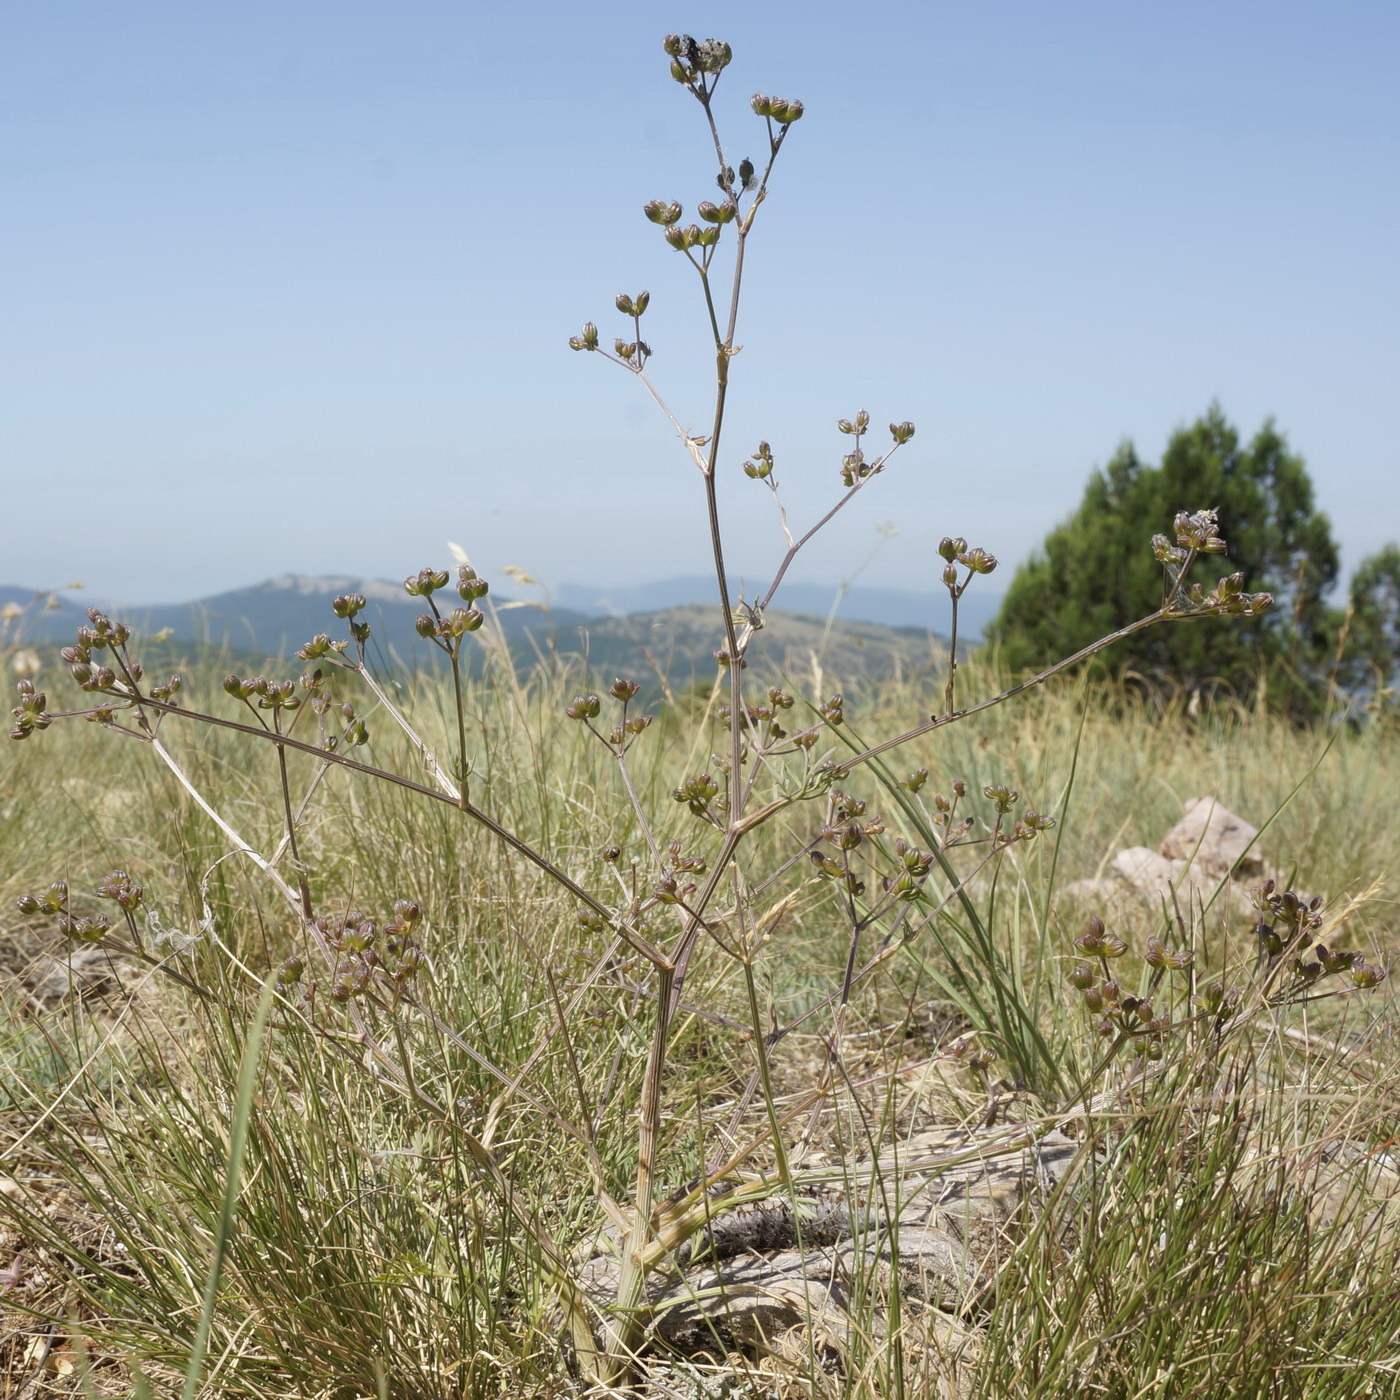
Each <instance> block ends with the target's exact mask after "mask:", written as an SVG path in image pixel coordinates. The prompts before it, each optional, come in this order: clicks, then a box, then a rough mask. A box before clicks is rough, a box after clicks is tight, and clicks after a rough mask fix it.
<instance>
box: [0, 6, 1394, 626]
mask: <svg viewBox="0 0 1400 1400" xmlns="http://www.w3.org/2000/svg"><path fill="white" fill-rule="evenodd" d="M668 30H675V31H689V32H692V33H695V34H697V35H698V36H701V37H704V36H707V35H711V34H713V35H717V36H719V37H722V38H725V39H727V40H729V42H730V43H731V44H732V45H733V47H734V51H735V61H734V64H733V66H732V68H731V69H730V70H729V72H728V73H727V74H726V75H725V78H724V80H723V82H722V84H721V87H720V101H719V107H720V110H721V114H722V121H723V127H724V132H725V135H726V141H727V145H728V147H729V150H730V153H731V156H743V155H747V154H754V155H757V154H758V153H759V152H760V149H761V144H760V142H761V135H760V133H761V124H760V123H759V122H758V120H757V119H756V118H755V117H753V116H752V114H751V113H750V112H749V110H748V106H747V100H748V97H749V95H750V94H751V93H752V92H754V91H755V90H757V89H762V90H764V91H767V92H771V93H777V94H780V95H784V96H795V97H799V98H801V99H802V100H803V101H804V102H805V103H806V106H807V116H806V117H805V118H804V120H803V121H802V122H801V123H800V124H799V126H798V127H797V129H796V130H795V132H794V134H793V137H792V139H791V141H790V142H789V143H788V147H787V149H786V150H785V151H784V154H783V158H782V160H781V161H780V164H779V167H778V171H777V174H776V178H775V181H774V187H773V194H772V197H771V199H770V201H769V202H768V204H767V205H766V206H765V208H764V210H763V216H762V219H761V221H760V224H759V226H758V228H757V229H756V231H755V234H754V237H753V239H752V242H751V255H750V263H749V271H748V287H749V294H748V297H747V300H746V303H745V306H744V310H743V313H742V316H741V321H740V327H739V335H738V340H739V341H740V343H742V344H743V346H744V352H743V354H741V355H740V356H739V358H738V359H737V360H736V361H735V365H734V375H733V380H734V393H733V396H732V399H733V413H732V417H731V419H730V424H729V428H728V430H727V431H728V443H729V448H730V450H729V451H728V452H727V453H726V454H725V456H726V466H725V476H724V482H723V490H722V496H723V506H724V509H725V512H726V517H727V520H728V522H729V525H730V528H731V531H732V544H731V558H732V560H733V562H734V565H735V572H736V573H738V574H742V575H744V576H746V577H749V578H751V579H757V578H758V577H759V576H760V575H763V574H765V571H766V570H771V566H772V564H773V562H774V561H775V559H776V556H777V554H778V553H779V552H780V548H781V540H780V535H779V533H778V530H777V526H776V522H775V519H774V516H773V512H772V509H771V505H770V503H769V501H768V499H767V495H766V492H764V491H763V490H762V488H761V487H758V486H756V485H755V484H754V483H752V482H750V481H748V480H747V479H746V478H744V477H743V476H742V474H741V473H740V471H739V464H740V463H741V461H742V460H743V457H744V456H745V455H746V454H747V453H748V452H749V451H751V450H752V447H753V445H754V444H755V443H756V442H757V440H758V439H759V438H760V437H763V438H766V439H768V440H769V441H771V442H772V444H773V447H774V449H775V451H776V453H777V456H778V467H779V476H780V478H781V479H782V481H783V482H784V487H785V495H786V496H787V499H788V504H789V507H790V511H791V513H792V516H793V518H794V523H796V524H799V525H800V524H801V523H802V522H803V521H805V520H807V519H810V518H812V517H813V515H814V514H815V513H820V511H821V510H823V509H824V508H825V506H826V505H827V504H828V503H829V502H830V500H831V499H832V496H833V493H834V492H835V491H836V489H837V486H838V482H837V468H838V465H839V458H840V453H841V450H842V447H843V445H844V444H845V443H846V440H845V439H842V438H840V437H839V436H838V435H837V434H836V433H835V431H834V427H833V424H834V420H835V419H836V418H838V417H842V416H850V415H852V414H853V413H854V412H855V411H856V410H857V409H860V408H867V409H868V410H869V411H870V413H871V415H872V417H873V419H874V421H875V422H876V423H878V424H881V425H883V424H884V423H886V422H888V421H890V420H891V419H903V418H909V419H912V420H913V421H914V422H915V423H916V424H917V425H918V429H919V431H918V436H917V437H916V438H915V439H914V441H913V443H911V444H910V446H909V447H908V448H906V449H904V451H903V452H902V453H901V455H900V457H899V458H897V459H896V460H897V462H898V467H897V469H894V468H892V469H891V471H890V472H889V473H887V474H886V476H885V477H884V478H882V479H881V480H880V481H879V482H877V483H875V484H874V485H873V486H872V488H871V489H870V490H869V491H868V492H867V493H866V495H865V497H864V498H863V499H862V500H861V501H860V502H859V503H858V508H856V509H853V510H852V511H851V512H850V513H849V516H848V517H844V518H843V519H842V521H841V523H840V524H839V525H838V526H837V527H836V528H835V529H834V530H833V532H832V533H831V535H830V536H829V537H828V538H827V539H826V540H825V541H824V542H823V543H822V545H821V546H820V548H815V549H814V550H813V551H812V553H811V555H810V557H808V558H806V559H805V560H804V561H802V563H801V564H800V565H799V567H798V568H797V569H796V570H795V574H796V576H799V577H802V578H804V579H808V580H813V581H823V580H829V581H830V582H831V583H832V585H833V587H834V586H835V585H836V584H837V583H838V582H839V581H840V580H841V579H842V578H843V577H845V576H847V575H849V574H850V573H851V572H852V571H853V570H854V569H856V568H857V567H859V566H860V565H862V563H864V562H865V561H867V560H868V559H869V557H870V555H871V553H872V550H875V546H876V543H877V540H878V539H879V534H878V531H879V526H880V525H881V523H882V522H886V521H892V522H894V523H895V524H896V525H897V527H898V534H897V535H896V536H895V537H894V538H893V539H890V540H888V541H887V542H886V543H884V544H883V545H880V547H879V549H878V550H876V552H875V556H874V559H873V561H871V562H869V563H868V564H866V567H865V570H864V572H863V573H862V574H861V581H862V582H863V583H866V584H872V585H881V586H887V587H904V588H928V587H930V586H931V585H932V584H933V583H934V581H935V580H936V578H937V571H938V567H939V565H940V563H941V561H937V560H936V559H935V557H934V549H933V547H934V545H935V544H936V542H937V540H938V539H939V537H940V536H942V535H944V534H950V533H951V534H962V535H965V536H967V537H968V538H969V539H970V540H972V541H973V542H974V543H979V544H982V545H985V546H986V547H987V548H989V549H991V550H992V551H993V552H995V553H997V554H998V555H1000V556H1001V557H1002V559H1003V560H1004V561H1005V563H1006V565H1008V566H1009V565H1010V564H1012V563H1014V562H1015V561H1016V560H1018V559H1019V558H1022V557H1024V556H1025V555H1026V554H1027V553H1028V552H1029V551H1030V550H1031V549H1033V548H1034V546H1035V545H1036V544H1037V543H1038V541H1039V540H1040V539H1041V538H1042V537H1043V536H1044V534H1045V532H1046V531H1047V529H1049V528H1050V527H1051V526H1052V525H1054V524H1055V523H1056V522H1057V521H1058V520H1060V519H1061V518H1063V517H1064V516H1065V515H1066V514H1067V513H1068V512H1069V511H1070V510H1071V509H1072V508H1073V507H1074V505H1075V504H1076V503H1077V501H1078V499H1079V495H1080V492H1081V490H1082V487H1083V483H1084V480H1085V478H1086V476H1087V474H1088V473H1089V471H1090V470H1091V469H1092V468H1093V467H1094V466H1096V465H1098V464H1100V463H1102V462H1103V461H1104V460H1106V459H1107V457H1108V456H1109V455H1110V454H1111V453H1112V452H1113V450H1114V448H1115V446H1116V445H1117V444H1118V442H1119V441H1120V440H1121V439H1123V438H1125V437H1131V438H1132V439H1134V441H1135V442H1136V443H1137V445H1138V447H1139V450H1140V452H1141V453H1142V454H1143V455H1144V456H1145V457H1147V458H1149V459H1151V460H1155V459H1156V457H1157V456H1158V455H1159V454H1160V452H1161V450H1162V447H1163V445H1164V444H1165V441H1166V438H1167V435H1168V434H1169V432H1170V431H1171V430H1172V429H1173V428H1174V427H1176V426H1179V425H1182V424H1184V423H1186V422H1188V421H1190V420H1191V419H1193V418H1195V417H1196V416H1197V415H1199V414H1200V413H1201V412H1202V411H1204V409H1205V408H1206V406H1207V405H1208V404H1209V403H1210V402H1211V400H1212V399H1218V400H1219V401H1220V403H1221V404H1222V406H1223V407H1224V409H1225V411H1226V413H1227V414H1228V415H1229V416H1230V417H1231V418H1232V419H1233V420H1234V421H1235V422H1236V423H1237V424H1238V425H1239V426H1240V427H1241V428H1242V429H1243V430H1244V431H1245V432H1246V433H1252V432H1253V431H1254V430H1255V429H1257V428H1258V426H1259V425H1260V423H1261V422H1262V421H1263V419H1264V418H1265V417H1267V416H1269V415H1274V416H1275V417H1276V418H1277V420H1278V422H1279V424H1280V425H1281V427H1282V428H1283V429H1284V430H1285V432H1286V433H1287V435H1288V436H1289V439H1290V442H1291V443H1292V445H1293V447H1294V448H1295V449H1296V450H1297V451H1299V452H1301V453H1302V454H1303V455H1304V457H1305V458H1306V459H1307V461H1308V463H1309V466H1310V469H1311V471H1312V473H1313V477H1314V481H1315V483H1316V487H1317V493H1318V497H1319V501H1320V504H1321V505H1322V507H1323V508H1324V509H1325V510H1326V511H1327V512H1328V513H1329V514H1330V516H1331V518H1332V521H1333V525H1334V530H1335V532H1336V534H1337V536H1338V538H1339V540H1340V541H1341V543H1342V545H1343V550H1344V555H1345V559H1346V562H1347V564H1348V565H1354V564H1355V563H1356V561H1357V560H1358V559H1359V558H1360V557H1361V556H1362V555H1364V554H1365V553H1367V552H1369V551H1370V550H1372V549H1374V548H1376V547H1378V546H1379V545H1381V544H1382V543H1384V542H1385V541H1386V540H1388V539H1393V538H1396V537H1400V374H1398V373H1397V371H1398V370H1400V273H1397V260H1396V250H1397V248H1400V192H1398V189H1397V186H1398V185H1400V179H1398V177H1400V84H1397V82H1396V81H1395V74H1396V73H1397V71H1400V8H1397V7H1396V6H1394V5H1393V4H1390V3H1380V0H1377V3H1369V4H1368V3H1354V2H1353V0H1332V3H1325V4H1324V3H1315V4H1296V3H1295V4H1288V3H1280V0H1274V3H1267V4H1265V3H1258V4H1256V3H1243V2H1240V0H1214V3H1194V2H1188V3H1183V2H1182V0H1174V3H1172V4H1170V5H1143V4H1133V3H1128V0H1118V3H1107V0H1097V2H1096V3H1087V0H1086V2H1085V3H1078V2H1077V0H1057V3H1055V4H1050V3H1035V4H1032V3H1024V2H1022V0H1004V2H1002V0H998V2H996V3H984V4H967V3H963V4H958V5H952V4H934V5H919V6H912V5H911V6H905V5H866V6H851V5H849V4H844V3H843V4H834V3H827V0H818V3H810V2H809V3H806V4H804V5H801V6H761V7H755V6H752V5H749V4H745V5H738V4H733V3H728V2H727V0H725V3H711V4H707V5H706V6H704V7H698V8H692V9H689V10H687V9H685V8H674V7H671V6H666V5H658V4H654V3H637V0H613V3H610V4H608V5H606V6H603V5H597V6H589V5H580V4H531V3H521V4H518V5H516V6H514V7H505V6H489V7H488V6H484V5H465V4H448V3H436V2H435V0H398V3H394V4H387V3H379V4H366V3H354V0H339V2H338V3H336V4H326V3H319V2H316V0H292V2H291V3H289V2H288V0H281V3H277V4H270V3H260V2H258V0H253V2H251V3H250V2H249V0H244V2H243V3H239V4H237V5H233V4H228V3H203V4H194V5H192V4H189V3H181V4H175V3H170V4H154V3H148V0H123V3H121V4H118V5H113V4H105V3H96V2H91V0H90V3H82V4H78V3H68V0H46V3H45V4H43V5H31V6H12V7H10V8H9V9H8V10H7V12H6V15H5V17H4V20H3V33H0V66H3V73H2V74H0V103H3V110H0V162H3V178H4V182H5V187H6V191H7V193H6V195H5V198H4V209H3V213H0V219H3V227H4V238H5V246H6V249H7V252H6V256H5V258H4V259H3V267H0V276H2V277H3V278H4V282H5V287H4V292H3V299H4V306H5V320H6V323H7V334H6V335H5V336H4V347H3V352H2V353H3V357H4V365H3V380H4V384H5V386H6V393H5V397H6V399H7V407H6V412H5V414H4V418H5V420H6V426H5V427H4V429H3V430H0V431H2V433H3V436H0V452H3V457H4V465H3V468H2V469H0V470H2V471H3V477H4V480H5V502H6V505H5V510H4V512H3V514H0V582H14V583H25V584H29V585H33V586H36V587H38V586H49V585H53V584H57V583H64V582H67V581H69V580H70V579H81V580H83V581H85V582H86V584H87V585H88V587H89V589H90V590H91V591H92V592H93V593H94V594H96V595H98V596H102V597H108V598H118V599H124V600H126V601H131V602H157V601H169V600H176V599H181V598H186V597H191V596H196V595H203V594H209V593H214V592H217V591H220V590H222V589H226V588H231V587H236V586H240V585H242V584H246V583H251V582H254V581H257V580H259V579H261V578H264V577H267V576H269V575H273V574H279V573H284V572H301V573H362V574H366V575H382V576H388V577H401V576H403V575H404V574H406V573H408V572H410V571H414V570H416V569H417V568H418V567H419V566H420V565H422V564H424V563H429V562H438V561H442V562H444V563H445V562H446V561H447V558H448V556H447V551H446V541H447V540H449V539H452V540H457V541H460V542H461V543H462V544H464V545H465V546H466V547H467V548H468V549H469V550H470V551H471V553H472V555H473V558H474V559H475V560H477V561H479V563H480V564H481V565H482V566H483V567H485V568H487V569H492V570H494V569H498V568H499V567H501V566H502V565H519V566H522V567H524V568H526V569H528V570H529V571H530V572H531V573H532V574H534V575H536V576H537V577H540V578H542V579H545V580H547V581H550V582H554V583H563V582H573V583H584V584H591V585H594V586H596V587H598V588H604V587H607V586H611V585H616V584H619V583H623V582H626V581H629V580H636V579H645V578H651V577H664V576H668V575H673V574H687V573H699V572H702V571H703V569H704V568H705V564H706V553H705V541H704V532H703V522H702V520H701V518H700V515H699V508H700V503H701V498H700V494H699V487H700V483H699V479H698V477H697V474H696V473H695V471H694V469H693V468H692V467H690V466H689V465H688V463H687V460H686V458H685V457H684V455H683V453H682V452H681V450H680V449H679V447H678V445H677V444H676V442H675V440H674V438H673V437H672V436H671V434H670V432H669V429H668V428H667V427H666V425H665V423H664V422H663V421H662V420H661V419H660V418H659V416H658V415H657V414H656V413H655V411H654V409H652V407H651V405H650V403H649V402H648V401H647V400H646V399H645V396H644V394H643V393H642V391H641V389H640V386H639V385H637V384H636V383H634V382H632V381H631V380H630V379H629V378H628V377H627V376H626V375H624V374H623V373H622V372H620V371H617V370H614V369H612V368H611V367H609V366H607V365H605V364H602V363H600V362H599V361H598V360H596V359H594V358H592V357H586V356H581V355H573V354H571V353H570V352H569V351H568V349H567V347H566V341H567V338H568V336H569V335H571V334H573V333H575V332H576V331H577V329H578V327H579V326H580V325H581V324H582V323H583V321H585V320H587V319H590V318H592V319H595V320H597V321H598V322H599V324H600V325H601V326H602V328H603V331H604V334H605V335H606V336H607V337H608V338H609V339H610V338H611V336H612V335H613V334H614V333H616V331H617V330H620V329H621V326H619V325H616V324H615V322H616V320H617V318H616V316H615V313H614V312H613V311H612V301H613V297H614V295H615V294H616V293H617V292H619V291H623V290H626V291H631V292H636V291H640V290H641V289H642V288H644V287H645V288H648V289H649V290H650V291H651V292H652V298H653V300H652V310H651V311H650V312H649V313H648V318H647V331H648V333H649V337H650V340H651V344H652V347H653V349H654V351H655V352H656V354H655V359H654V360H653V362H652V366H651V368H652V370H653V371H654V377H655V378H656V380H657V382H658V384H659V386H660V387H661V388H662V389H663V391H664V392H666V393H667V395H668V396H669V397H670V399H671V400H672V402H673V405H674V406H675V408H676V409H677V411H678V413H679V414H680V415H681V417H682V418H684V419H687V420H690V421H693V422H695V423H696V424H697V425H700V424H702V423H704V422H705V421H706V418H707V414H708V407H709V392H708V387H707V384H706V379H705V375H706V366H705V355H704V326H703V319H702V308H701V305H700V303H699V301H698V294H697V287H696V286H695V278H694V276H693V274H689V275H687V269H686V268H685V267H684V265H683V262H682V259H681V257H680V255H679V254H677V253H674V252H672V251H671V250H670V249H669V248H668V247H666V246H665V244H664V243H663V242H662V241H661V240H660V237H659V231H658V230H656V229H655V228H654V227H653V226H652V225H650V224H648V223H647V222H646V221H645V220H644V219H643V218H642V216H641V214H640V206H641V204H642V203H643V202H644V201H645V200H647V199H649V198H652V197H658V196H659V197H665V198H669V199H678V200H681V201H683V202H684V203H686V204H687V206H689V207H691V208H693V206H694V204H695V202H696V201H697V200H698V199H701V198H706V197H709V195H710V194H711V193H712V192H713V191H712V180H713V170H712V166H713V158H712V156H711V155H710V154H709V153H708V151H707V144H706V136H705V132H704V129H703V126H702V124H701V122H700V112H699V108H698V106H697V105H696V104H695V103H694V102H693V101H692V100H691V99H689V98H688V97H686V96H685V94H684V93H683V92H682V91H681V90H680V89H679V88H678V87H677V86H676V85H675V84H674V83H673V82H672V81H671V80H670V78H669V77H668V75H667V71H666V60H665V58H664V55H663V54H662V52H661V49H660V45H659V40H660V37H661V35H662V34H663V33H665V32H667V31H668ZM1182 504H1183V505H1188V506H1197V505H1201V504H1207V503H1205V502H1183V503H1182ZM1162 523H1163V522H1144V525H1143V534H1144V540H1146V538H1147V537H1148V536H1149V535H1150V534H1151V533H1152V532H1153V530H1155V529H1157V528H1160V526H1161V524H1162ZM996 582H997V583H1001V582H1002V579H1001V578H1000V577H999V578H998V579H997V580H996Z"/></svg>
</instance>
